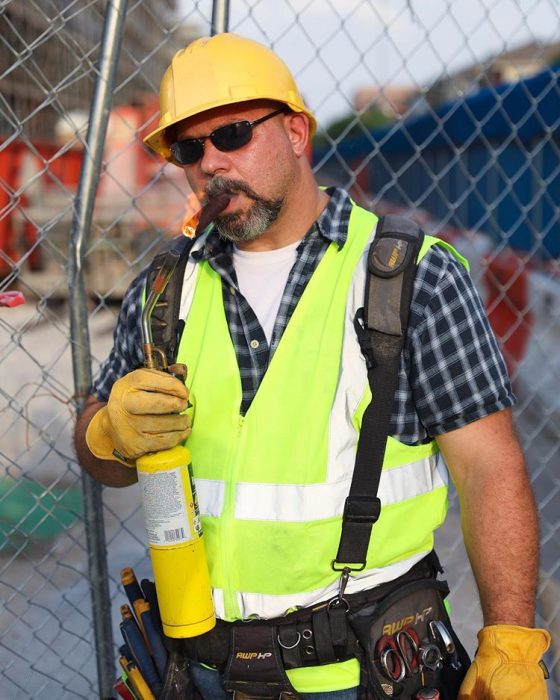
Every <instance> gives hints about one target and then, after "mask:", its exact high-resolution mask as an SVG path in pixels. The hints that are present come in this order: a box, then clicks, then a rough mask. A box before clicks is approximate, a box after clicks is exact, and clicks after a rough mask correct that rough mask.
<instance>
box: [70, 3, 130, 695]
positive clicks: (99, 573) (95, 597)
mask: <svg viewBox="0 0 560 700" xmlns="http://www.w3.org/2000/svg"><path fill="white" fill-rule="evenodd" d="M126 7H127V0H109V1H108V3H107V9H106V12H105V20H104V24H103V36H102V39H101V49H100V57H99V69H98V73H97V79H96V82H95V90H94V95H93V100H92V104H91V109H90V115H89V117H90V118H89V127H88V133H87V144H86V149H85V152H84V160H83V163H82V170H81V174H80V182H79V186H78V191H77V195H76V201H75V207H74V215H73V219H72V227H71V230H70V251H69V258H68V291H69V301H70V333H71V341H72V363H73V368H74V386H75V394H76V397H77V403H78V408H81V405H82V402H83V398H84V396H85V394H86V392H87V391H88V389H89V387H90V384H91V357H90V342H89V331H88V311H87V304H86V292H85V284H84V278H83V261H84V252H85V250H86V248H87V243H88V238H89V233H90V228H91V221H92V217H93V207H94V203H95V195H96V191H97V186H98V184H99V175H100V171H101V160H102V157H103V148H104V144H105V134H106V130H107V123H108V120H109V109H110V105H111V98H112V94H113V88H114V84H115V76H116V70H117V65H118V60H119V54H120V48H121V42H122V35H123V28H124V21H125V15H126ZM82 490H83V498H84V519H85V528H86V538H87V549H88V570H89V581H90V590H91V600H92V612H93V615H92V617H93V629H94V636H95V649H96V657H97V676H98V684H99V696H100V697H102V698H108V697H111V696H112V689H113V682H114V678H115V664H114V649H113V632H112V626H111V600H110V595H109V581H108V571H107V552H106V544H105V526H104V522H103V501H102V489H101V485H100V484H98V483H96V482H95V481H93V479H91V478H90V477H89V476H88V475H87V474H86V473H85V472H84V473H83V475H82Z"/></svg>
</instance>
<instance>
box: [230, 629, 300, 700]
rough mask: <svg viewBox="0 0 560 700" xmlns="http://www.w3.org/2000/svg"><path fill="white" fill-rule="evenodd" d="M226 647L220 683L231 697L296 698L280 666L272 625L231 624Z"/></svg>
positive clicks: (280, 659) (256, 698)
mask: <svg viewBox="0 0 560 700" xmlns="http://www.w3.org/2000/svg"><path fill="white" fill-rule="evenodd" d="M230 649H231V651H230V657H229V660H228V663H227V666H226V668H225V672H224V687H225V689H226V690H227V691H229V692H233V697H234V698H235V700H244V699H245V698H247V700H261V699H262V700H265V699H271V698H274V699H276V700H279V699H280V698H281V699H282V700H297V698H299V695H298V694H297V692H296V690H295V689H294V687H293V686H292V684H291V683H290V681H289V679H288V676H287V675H286V671H285V670H284V666H283V662H282V655H281V653H280V647H279V644H278V628H277V626H276V625H256V624H251V623H249V624H247V625H232V626H231V647H230ZM248 679H250V680H248Z"/></svg>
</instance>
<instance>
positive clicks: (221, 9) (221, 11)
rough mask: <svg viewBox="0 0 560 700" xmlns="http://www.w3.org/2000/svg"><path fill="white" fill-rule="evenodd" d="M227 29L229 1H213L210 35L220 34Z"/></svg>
mask: <svg viewBox="0 0 560 700" xmlns="http://www.w3.org/2000/svg"><path fill="white" fill-rule="evenodd" d="M228 27H229V0H213V3H212V31H211V34H212V36H214V35H215V34H222V33H223V32H227V30H228Z"/></svg>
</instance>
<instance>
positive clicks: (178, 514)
mask: <svg viewBox="0 0 560 700" xmlns="http://www.w3.org/2000/svg"><path fill="white" fill-rule="evenodd" d="M181 471H182V468H181V467H179V468H177V469H169V470H167V471H161V472H157V473H155V474H148V473H146V472H142V471H139V472H138V483H139V484H140V489H141V491H142V502H143V504H144V515H145V517H146V532H147V533H148V543H149V544H159V545H165V544H180V543H181V542H188V541H189V540H191V539H193V537H192V536H191V531H190V528H189V514H188V510H187V503H186V501H185V492H184V490H183V481H182V479H181Z"/></svg>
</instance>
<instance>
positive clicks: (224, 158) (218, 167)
mask: <svg viewBox="0 0 560 700" xmlns="http://www.w3.org/2000/svg"><path fill="white" fill-rule="evenodd" d="M230 164H231V159H230V156H229V153H226V152H224V151H220V150H219V149H218V148H216V146H214V144H213V143H212V141H211V140H210V139H205V140H204V151H203V153H202V158H201V159H200V169H201V170H202V172H203V173H204V175H207V176H209V177H212V176H214V175H216V174H220V173H223V172H227V171H228V170H229V168H230Z"/></svg>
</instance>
